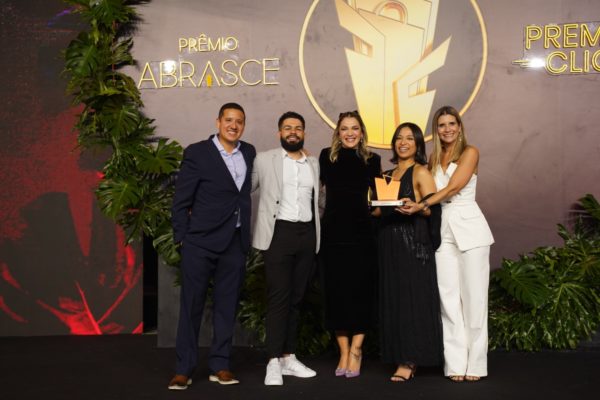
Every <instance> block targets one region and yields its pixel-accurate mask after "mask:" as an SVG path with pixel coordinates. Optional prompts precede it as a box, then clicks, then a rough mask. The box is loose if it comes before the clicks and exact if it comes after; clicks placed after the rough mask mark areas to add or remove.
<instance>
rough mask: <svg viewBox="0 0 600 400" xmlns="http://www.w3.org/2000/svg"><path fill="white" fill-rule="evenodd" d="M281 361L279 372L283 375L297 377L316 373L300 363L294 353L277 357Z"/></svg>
mask: <svg viewBox="0 0 600 400" xmlns="http://www.w3.org/2000/svg"><path fill="white" fill-rule="evenodd" d="M279 361H280V362H281V373H282V374H283V375H291V376H295V377H298V378H312V377H313V376H316V375H317V373H316V372H315V371H313V370H312V369H310V368H308V367H307V366H306V365H304V364H302V363H301V362H300V360H298V359H297V358H296V356H295V355H294V354H290V355H289V356H286V357H281V358H280V359H279Z"/></svg>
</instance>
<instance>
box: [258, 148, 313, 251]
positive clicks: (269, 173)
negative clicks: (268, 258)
mask: <svg viewBox="0 0 600 400" xmlns="http://www.w3.org/2000/svg"><path fill="white" fill-rule="evenodd" d="M281 152H282V149H281V148H278V149H273V150H268V151H263V152H261V153H258V154H257V155H256V159H255V160H254V168H253V169H252V191H255V190H257V189H258V191H259V199H258V215H257V217H256V222H255V223H254V231H253V236H252V246H253V247H254V248H256V249H258V250H267V249H268V248H269V246H270V245H271V240H272V239H273V231H274V230H275V220H276V219H277V214H278V212H279V201H280V200H281V193H282V190H283V157H282V156H281ZM307 159H308V165H309V166H310V168H311V170H312V175H313V182H314V183H313V217H314V221H315V230H316V235H317V246H316V249H315V253H317V252H318V251H319V245H320V241H321V240H320V239H321V224H320V221H319V162H318V161H317V159H316V158H314V157H311V156H309V157H307Z"/></svg>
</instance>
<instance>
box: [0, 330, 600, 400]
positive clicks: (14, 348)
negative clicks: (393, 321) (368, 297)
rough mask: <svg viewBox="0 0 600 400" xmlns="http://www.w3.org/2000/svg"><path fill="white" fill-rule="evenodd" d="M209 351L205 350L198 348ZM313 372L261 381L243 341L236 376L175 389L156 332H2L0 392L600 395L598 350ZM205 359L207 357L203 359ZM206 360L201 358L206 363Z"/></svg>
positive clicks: (201, 378)
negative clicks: (463, 365)
mask: <svg viewBox="0 0 600 400" xmlns="http://www.w3.org/2000/svg"><path fill="white" fill-rule="evenodd" d="M201 354H202V355H205V354H206V350H203V351H202V352H201ZM301 359H302V360H303V361H305V362H306V364H308V365H309V366H310V367H312V368H313V369H315V370H316V371H317V373H318V376H317V377H316V378H312V379H305V380H303V379H298V378H290V377H287V378H285V384H284V386H281V387H265V386H264V385H263V378H264V370H265V360H264V358H263V356H262V352H260V351H257V350H255V349H250V348H236V349H235V351H234V355H233V366H232V367H233V370H234V372H235V373H236V374H237V376H238V378H239V379H240V380H241V381H242V382H241V384H239V385H234V386H220V385H218V384H215V383H211V382H209V381H208V380H207V374H208V371H207V370H206V369H205V368H200V370H199V371H198V373H197V374H196V376H195V377H194V379H195V381H194V385H193V386H191V387H190V388H189V389H188V390H186V391H183V392H172V391H168V390H167V388H166V386H167V383H168V380H169V378H171V374H172V371H173V370H172V367H173V364H174V351H173V349H157V348H156V337H155V336H87V337H82V336H69V337H32V338H0V399H1V400H13V399H38V400H39V399H85V400H100V399H101V400H110V399H131V400H134V399H182V400H183V399H211V400H220V399H228V400H229V399H244V400H248V399H285V400H294V399H336V400H337V399H339V400H342V399H343V400H346V399H399V398H404V399H444V400H453V399H457V400H458V399H460V400H464V399H486V400H493V399H498V400H500V399H502V400H509V399H536V400H537V399H543V400H544V399H545V400H550V399H561V400H564V399H592V398H598V396H600V351H598V350H597V349H592V350H586V351H575V352H541V353H535V354H527V353H507V352H493V353H491V354H490V358H489V366H490V377H489V378H487V379H485V380H482V381H480V382H477V383H459V384H457V383H452V382H450V381H449V380H447V379H444V378H442V376H441V370H440V369H423V370H418V371H417V376H416V378H415V379H414V380H413V381H411V382H408V383H391V382H389V381H388V377H389V375H390V373H391V372H392V371H393V368H392V367H391V366H389V365H384V364H382V363H380V362H379V361H378V360H377V359H375V358H374V359H367V360H365V361H364V364H363V374H362V375H361V376H360V377H359V378H356V379H346V378H336V377H334V376H333V369H334V368H335V362H336V360H335V358H334V356H333V355H328V356H322V357H317V358H314V357H313V358H308V357H303V358H301ZM204 361H205V358H203V359H202V360H201V362H202V363H204ZM201 365H202V364H201Z"/></svg>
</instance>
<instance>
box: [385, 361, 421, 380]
mask: <svg viewBox="0 0 600 400" xmlns="http://www.w3.org/2000/svg"><path fill="white" fill-rule="evenodd" d="M400 367H405V368H407V369H408V370H410V374H409V375H408V377H405V376H402V375H396V374H394V375H392V377H391V378H390V380H391V381H392V382H408V381H410V380H411V379H412V378H414V377H415V374H416V373H417V366H416V365H415V364H403V365H400Z"/></svg>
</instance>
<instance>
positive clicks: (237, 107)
mask: <svg viewBox="0 0 600 400" xmlns="http://www.w3.org/2000/svg"><path fill="white" fill-rule="evenodd" d="M230 108H233V109H234V110H240V111H241V112H242V114H244V119H246V112H245V111H244V109H243V108H242V106H240V105H239V104H238V103H225V104H223V105H222V106H221V108H220V109H219V117H218V118H219V119H221V117H222V116H223V114H224V113H225V110H227V109H230Z"/></svg>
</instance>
